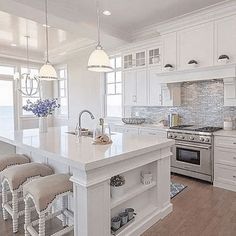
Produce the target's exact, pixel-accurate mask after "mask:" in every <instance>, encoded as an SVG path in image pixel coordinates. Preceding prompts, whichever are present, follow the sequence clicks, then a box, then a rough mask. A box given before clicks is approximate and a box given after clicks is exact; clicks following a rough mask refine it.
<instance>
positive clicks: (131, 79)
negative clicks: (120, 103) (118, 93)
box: [123, 69, 147, 106]
mask: <svg viewBox="0 0 236 236" xmlns="http://www.w3.org/2000/svg"><path fill="white" fill-rule="evenodd" d="M146 73H147V71H146V69H142V70H130V71H125V72H124V73H123V78H124V105H125V106H146V105H147V76H146Z"/></svg>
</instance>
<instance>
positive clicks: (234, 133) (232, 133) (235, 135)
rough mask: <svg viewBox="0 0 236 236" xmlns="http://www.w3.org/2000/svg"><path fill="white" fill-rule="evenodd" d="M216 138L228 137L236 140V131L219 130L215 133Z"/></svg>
mask: <svg viewBox="0 0 236 236" xmlns="http://www.w3.org/2000/svg"><path fill="white" fill-rule="evenodd" d="M214 136H226V137H233V138H236V130H219V131H217V132H214Z"/></svg>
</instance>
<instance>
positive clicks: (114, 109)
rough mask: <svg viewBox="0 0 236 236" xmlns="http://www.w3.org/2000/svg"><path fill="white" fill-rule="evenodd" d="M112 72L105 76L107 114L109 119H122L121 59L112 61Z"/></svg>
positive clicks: (112, 59)
mask: <svg viewBox="0 0 236 236" xmlns="http://www.w3.org/2000/svg"><path fill="white" fill-rule="evenodd" d="M110 63H111V66H112V67H113V68H114V70H113V71H112V72H108V73H106V74H105V86H106V87H105V94H106V96H105V97H106V99H105V103H106V104H105V108H106V110H105V112H106V116H107V117H122V70H121V65H122V63H121V57H120V56H119V57H113V58H111V59H110Z"/></svg>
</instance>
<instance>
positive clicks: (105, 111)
mask: <svg viewBox="0 0 236 236" xmlns="http://www.w3.org/2000/svg"><path fill="white" fill-rule="evenodd" d="M116 58H121V65H120V67H118V68H116ZM109 59H110V60H111V59H115V68H114V70H113V71H112V72H113V73H114V76H115V78H114V83H107V74H108V73H112V72H107V73H104V80H103V91H104V93H103V94H104V109H103V110H104V117H105V118H106V119H107V120H110V121H116V120H121V118H122V116H123V114H124V106H123V92H124V82H123V67H122V63H123V58H122V55H120V54H118V55H113V56H110V57H109ZM117 72H121V81H120V82H116V73H117ZM108 84H114V85H115V93H114V94H108V93H107V85H108ZM117 84H121V93H116V85H117ZM113 95H120V96H121V116H120V117H117V116H108V115H107V97H108V96H113Z"/></svg>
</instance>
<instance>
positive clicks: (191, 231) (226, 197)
mask: <svg viewBox="0 0 236 236" xmlns="http://www.w3.org/2000/svg"><path fill="white" fill-rule="evenodd" d="M172 180H173V182H178V183H183V184H186V185H187V186H188V187H187V188H186V189H185V190H184V191H183V192H182V193H180V194H179V195H177V196H176V197H175V198H174V199H173V200H172V203H173V207H174V210H173V212H172V213H171V214H170V215H169V216H167V217H166V218H165V219H163V220H162V221H160V222H158V223H157V224H155V225H153V226H152V227H151V228H150V229H149V230H147V231H146V232H145V233H144V234H143V235H142V236H172V235H173V236H236V193H234V192H231V191H227V190H223V189H219V188H214V187H213V186H212V185H210V184H208V183H205V182H201V181H197V180H193V179H190V178H186V177H181V176H177V175H176V176H173V177H172ZM58 227H59V228H60V224H59V222H58V221H57V220H54V221H51V222H49V224H47V229H48V234H50V233H52V232H55V231H54V230H55V229H58ZM12 235H13V234H12V226H11V220H8V221H6V222H5V221H3V219H2V216H0V236H12ZM23 235H24V230H23V218H21V220H20V230H19V232H18V233H17V234H15V236H23ZM71 235H73V234H70V236H71ZM67 236H69V235H67ZM97 236H102V235H97Z"/></svg>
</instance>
